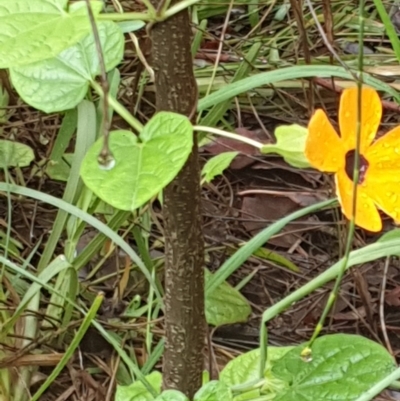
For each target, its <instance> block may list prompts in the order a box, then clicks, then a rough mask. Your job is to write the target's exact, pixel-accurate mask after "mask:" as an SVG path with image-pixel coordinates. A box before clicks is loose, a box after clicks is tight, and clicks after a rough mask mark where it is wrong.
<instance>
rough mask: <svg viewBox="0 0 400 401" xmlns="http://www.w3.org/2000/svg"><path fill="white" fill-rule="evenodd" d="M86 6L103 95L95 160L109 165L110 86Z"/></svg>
mask: <svg viewBox="0 0 400 401" xmlns="http://www.w3.org/2000/svg"><path fill="white" fill-rule="evenodd" d="M86 6H87V10H88V15H89V21H90V25H91V26H92V32H93V38H94V42H95V45H96V52H97V57H98V58H99V67H100V85H101V88H102V91H103V96H102V100H103V116H102V121H101V127H102V132H103V138H104V142H103V147H102V149H101V151H100V153H99V156H98V158H97V160H98V162H99V164H101V165H102V166H104V167H109V165H110V164H111V163H113V162H114V158H113V155H112V153H111V151H110V149H109V133H110V118H109V115H108V108H109V105H108V93H109V89H110V86H109V84H108V80H107V72H106V65H105V63H104V57H103V51H102V48H101V42H100V36H99V31H98V29H97V26H96V21H95V19H94V14H93V10H92V7H91V5H90V1H89V0H86Z"/></svg>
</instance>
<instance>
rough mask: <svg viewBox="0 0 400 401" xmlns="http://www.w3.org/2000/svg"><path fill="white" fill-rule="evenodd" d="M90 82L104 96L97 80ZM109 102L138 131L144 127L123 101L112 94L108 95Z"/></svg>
mask: <svg viewBox="0 0 400 401" xmlns="http://www.w3.org/2000/svg"><path fill="white" fill-rule="evenodd" d="M90 84H91V85H92V88H93V89H94V90H95V91H96V92H97V94H98V95H99V96H101V97H103V96H104V93H103V90H102V88H101V86H100V85H99V84H98V83H97V82H95V81H92V82H91V83H90ZM108 103H109V105H110V106H111V107H112V108H113V109H114V111H115V112H117V113H118V114H119V115H120V116H121V117H122V118H123V119H124V120H125V121H126V122H127V123H128V124H129V125H130V126H131V127H132V128H134V129H135V130H136V131H137V132H138V133H140V132H141V131H142V129H143V125H142V123H141V122H140V121H139V120H137V119H136V118H135V117H133V116H132V114H131V113H129V111H128V110H127V109H126V108H125V107H124V106H123V105H122V104H121V103H119V102H118V100H117V99H115V98H114V97H113V96H111V95H108Z"/></svg>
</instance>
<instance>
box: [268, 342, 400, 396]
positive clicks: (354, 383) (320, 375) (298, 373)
mask: <svg viewBox="0 0 400 401" xmlns="http://www.w3.org/2000/svg"><path fill="white" fill-rule="evenodd" d="M303 348H304V346H303V345H299V346H298V347H295V348H294V349H292V350H291V351H289V352H288V353H287V354H285V355H284V357H283V358H281V359H280V360H279V361H277V362H276V363H275V364H274V365H273V367H272V373H273V374H274V375H275V376H276V377H278V378H280V379H282V380H284V381H286V383H287V387H286V389H285V390H284V391H282V392H281V393H280V394H279V395H278V397H276V401H295V400H296V401H297V400H299V399H302V400H310V401H313V400H318V399H324V400H341V401H352V400H355V399H357V397H359V396H360V395H361V394H362V393H363V392H365V391H366V390H368V389H369V388H371V386H373V385H374V384H375V383H378V382H379V381H380V380H381V379H383V378H384V377H385V376H386V375H388V374H389V373H391V372H393V371H394V370H395V368H396V364H395V361H394V360H393V358H392V356H391V355H390V354H389V353H388V352H387V351H386V349H385V348H383V347H382V346H381V345H380V344H377V343H375V342H373V341H371V340H368V339H366V338H364V337H361V336H355V335H348V334H335V335H327V336H323V337H321V338H319V339H317V340H316V341H315V343H314V345H313V347H312V360H311V361H310V362H305V361H303V360H302V358H300V353H301V351H302V349H303Z"/></svg>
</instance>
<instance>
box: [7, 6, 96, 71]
mask: <svg viewBox="0 0 400 401" xmlns="http://www.w3.org/2000/svg"><path fill="white" fill-rule="evenodd" d="M66 3H67V0H60V1H58V0H29V1H28V0H0V25H1V31H0V68H11V67H17V66H22V65H26V64H30V63H34V62H37V61H40V60H44V59H48V58H51V57H55V56H56V55H57V54H59V53H60V52H61V51H63V50H65V49H66V48H68V47H70V46H72V45H74V44H75V43H77V42H78V41H79V40H80V39H81V38H83V36H85V35H86V34H87V33H88V32H90V30H91V27H90V22H89V20H88V18H87V13H85V14H81V15H79V14H76V15H75V14H73V13H67V12H66V10H65V6H66ZM95 11H97V10H95Z"/></svg>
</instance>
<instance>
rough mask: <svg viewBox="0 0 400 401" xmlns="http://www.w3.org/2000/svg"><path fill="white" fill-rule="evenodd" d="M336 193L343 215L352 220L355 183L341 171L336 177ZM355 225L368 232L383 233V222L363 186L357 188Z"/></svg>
mask: <svg viewBox="0 0 400 401" xmlns="http://www.w3.org/2000/svg"><path fill="white" fill-rule="evenodd" d="M335 182H336V192H337V195H338V197H339V202H340V205H341V206H342V212H343V214H344V215H345V216H346V217H347V218H348V219H349V220H350V219H351V217H352V211H353V181H351V180H350V178H349V177H348V176H347V174H346V171H345V170H344V169H341V170H340V171H338V173H337V174H336V175H335ZM355 224H356V225H357V226H359V227H362V228H364V229H366V230H368V231H374V232H376V231H381V230H382V220H381V217H380V215H379V212H378V209H377V208H376V206H375V204H374V201H373V200H372V199H371V197H370V196H369V195H368V193H367V192H366V191H365V189H364V188H363V187H362V186H360V185H359V186H358V188H357V201H356V218H355Z"/></svg>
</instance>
